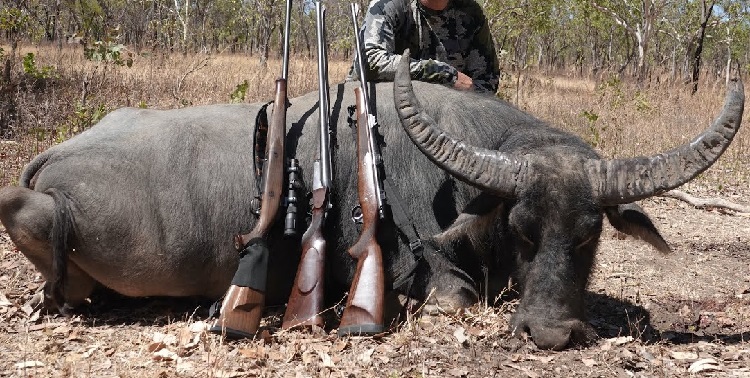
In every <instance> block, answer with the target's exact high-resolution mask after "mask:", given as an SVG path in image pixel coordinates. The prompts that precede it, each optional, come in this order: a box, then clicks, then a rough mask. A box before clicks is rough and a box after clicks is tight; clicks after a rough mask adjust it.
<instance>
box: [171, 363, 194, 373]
mask: <svg viewBox="0 0 750 378" xmlns="http://www.w3.org/2000/svg"><path fill="white" fill-rule="evenodd" d="M175 369H176V370H177V374H188V373H190V372H192V371H193V370H194V369H195V367H194V365H193V363H192V362H190V361H180V362H178V363H177V366H175Z"/></svg>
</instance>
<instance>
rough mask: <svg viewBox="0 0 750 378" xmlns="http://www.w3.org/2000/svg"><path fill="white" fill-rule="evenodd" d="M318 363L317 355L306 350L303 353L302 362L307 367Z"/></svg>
mask: <svg viewBox="0 0 750 378" xmlns="http://www.w3.org/2000/svg"><path fill="white" fill-rule="evenodd" d="M315 361H316V358H315V353H313V352H312V351H310V350H306V351H305V352H304V353H302V362H303V363H304V364H305V365H308V364H311V363H313V362H315Z"/></svg>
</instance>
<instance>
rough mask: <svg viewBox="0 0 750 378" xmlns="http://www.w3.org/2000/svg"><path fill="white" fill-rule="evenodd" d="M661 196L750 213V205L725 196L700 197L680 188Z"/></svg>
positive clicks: (701, 206) (697, 204) (700, 206)
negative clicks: (735, 201) (729, 199)
mask: <svg viewBox="0 0 750 378" xmlns="http://www.w3.org/2000/svg"><path fill="white" fill-rule="evenodd" d="M660 196H662V197H668V198H674V199H678V200H680V201H683V202H687V203H688V204H690V205H693V206H695V207H697V208H699V209H705V208H709V207H717V208H722V209H728V210H732V211H736V212H738V213H750V206H745V205H741V204H738V203H734V202H730V201H727V200H725V199H723V198H698V197H694V196H691V195H690V194H687V193H685V192H683V191H680V190H670V191H668V192H666V193H662V194H661V195H660Z"/></svg>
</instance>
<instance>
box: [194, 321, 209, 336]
mask: <svg viewBox="0 0 750 378" xmlns="http://www.w3.org/2000/svg"><path fill="white" fill-rule="evenodd" d="M189 329H190V332H193V333H201V332H203V331H206V330H208V323H206V322H195V323H193V324H191V325H190V327H189Z"/></svg>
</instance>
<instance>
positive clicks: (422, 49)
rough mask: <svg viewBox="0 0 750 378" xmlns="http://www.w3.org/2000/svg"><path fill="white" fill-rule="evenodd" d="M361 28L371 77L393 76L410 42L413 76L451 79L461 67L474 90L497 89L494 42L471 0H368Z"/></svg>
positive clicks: (440, 80) (437, 80) (446, 81)
mask: <svg viewBox="0 0 750 378" xmlns="http://www.w3.org/2000/svg"><path fill="white" fill-rule="evenodd" d="M360 32H361V34H362V35H363V45H364V46H363V49H364V50H365V55H366V57H367V62H368V63H369V64H366V67H365V70H366V71H367V77H368V79H369V80H374V81H392V80H393V78H394V76H395V73H396V66H397V63H398V61H399V60H400V59H401V53H402V52H403V51H404V50H405V49H406V48H409V51H410V54H411V59H412V60H411V63H410V69H411V77H412V79H415V80H421V81H428V82H433V83H442V84H453V83H455V81H456V78H457V73H458V71H460V72H463V73H464V74H466V75H467V76H469V77H470V78H471V79H472V81H473V82H474V87H475V88H476V89H477V90H480V91H489V92H492V93H494V92H496V91H497V86H498V79H499V76H500V68H499V64H498V60H497V55H496V54H495V46H494V42H493V40H492V35H491V34H490V29H489V25H488V24H487V18H486V17H485V16H484V13H483V12H482V8H481V6H480V5H479V4H477V3H476V1H475V0H451V1H450V2H449V3H448V6H447V7H446V8H445V9H444V10H442V11H436V10H432V9H429V8H427V7H425V6H423V5H422V4H421V3H420V1H419V0H372V2H371V3H370V6H369V9H368V11H367V15H366V16H365V21H364V25H363V26H362V29H361V31H360ZM368 65H369V67H368ZM352 76H355V77H356V75H352Z"/></svg>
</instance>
